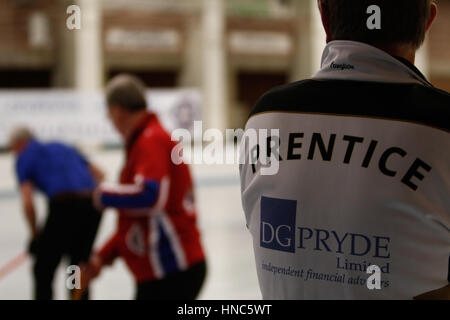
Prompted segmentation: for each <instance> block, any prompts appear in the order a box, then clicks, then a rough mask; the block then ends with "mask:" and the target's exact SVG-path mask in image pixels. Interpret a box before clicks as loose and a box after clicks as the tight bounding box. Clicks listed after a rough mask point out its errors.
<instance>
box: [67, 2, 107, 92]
mask: <svg viewBox="0 0 450 320" xmlns="http://www.w3.org/2000/svg"><path fill="white" fill-rule="evenodd" d="M76 4H77V5H79V6H80V8H81V29H80V30H73V32H75V88H77V89H80V90H97V89H100V88H102V87H103V49H102V47H103V43H102V37H101V28H102V20H101V16H102V13H101V11H102V6H101V1H97V0H96V1H93V0H77V1H76Z"/></svg>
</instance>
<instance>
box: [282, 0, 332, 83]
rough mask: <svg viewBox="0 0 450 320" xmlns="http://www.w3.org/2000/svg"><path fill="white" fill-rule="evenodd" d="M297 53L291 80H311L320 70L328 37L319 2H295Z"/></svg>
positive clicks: (306, 0)
mask: <svg viewBox="0 0 450 320" xmlns="http://www.w3.org/2000/svg"><path fill="white" fill-rule="evenodd" d="M294 5H295V12H296V14H295V19H296V21H295V25H296V28H295V29H296V30H295V40H294V44H295V51H294V55H295V58H294V68H293V72H292V74H291V80H292V81H297V80H302V79H307V78H310V77H311V76H312V75H313V74H314V73H316V72H317V71H318V70H319V68H320V61H321V58H322V52H323V49H324V47H325V45H326V35H325V31H324V30H323V27H322V21H321V18H320V13H319V8H318V6H317V0H295V2H294Z"/></svg>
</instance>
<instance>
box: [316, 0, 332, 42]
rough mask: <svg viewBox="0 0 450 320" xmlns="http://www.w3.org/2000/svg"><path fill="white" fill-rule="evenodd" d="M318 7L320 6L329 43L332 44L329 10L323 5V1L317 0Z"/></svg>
mask: <svg viewBox="0 0 450 320" xmlns="http://www.w3.org/2000/svg"><path fill="white" fill-rule="evenodd" d="M317 5H318V6H319V11H320V17H321V19H322V26H323V28H324V30H325V33H326V34H327V43H328V42H330V41H331V40H332V39H331V34H330V17H329V13H328V8H327V7H326V6H325V5H324V4H323V2H322V1H321V0H317Z"/></svg>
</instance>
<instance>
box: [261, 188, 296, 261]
mask: <svg viewBox="0 0 450 320" xmlns="http://www.w3.org/2000/svg"><path fill="white" fill-rule="evenodd" d="M296 211H297V201H295V200H284V199H274V198H267V197H261V227H260V245H261V247H264V248H268V249H272V250H279V251H286V252H292V253H294V252H295V218H296Z"/></svg>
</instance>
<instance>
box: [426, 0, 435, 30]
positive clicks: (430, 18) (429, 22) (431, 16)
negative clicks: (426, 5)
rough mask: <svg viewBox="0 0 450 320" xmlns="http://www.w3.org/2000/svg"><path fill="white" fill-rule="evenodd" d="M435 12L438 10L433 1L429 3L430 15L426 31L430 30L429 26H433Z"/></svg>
mask: <svg viewBox="0 0 450 320" xmlns="http://www.w3.org/2000/svg"><path fill="white" fill-rule="evenodd" d="M437 12H438V8H437V5H436V3H435V2H434V1H431V6H430V14H429V17H428V22H427V29H426V30H427V31H428V30H429V29H430V28H431V25H432V24H433V22H434V20H435V19H436V16H437Z"/></svg>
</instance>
